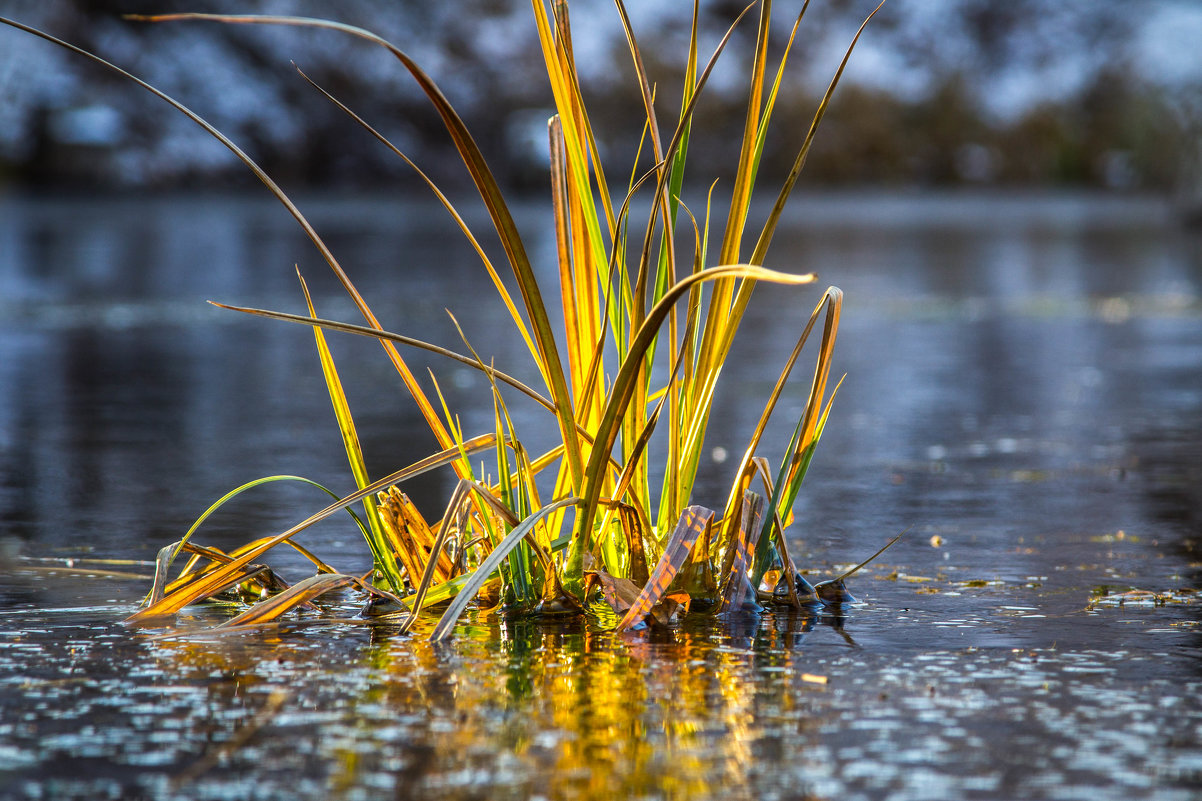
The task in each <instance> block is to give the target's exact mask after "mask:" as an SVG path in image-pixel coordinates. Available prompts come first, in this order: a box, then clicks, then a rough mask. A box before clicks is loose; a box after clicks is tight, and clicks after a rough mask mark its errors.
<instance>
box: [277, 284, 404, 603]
mask: <svg viewBox="0 0 1202 801" xmlns="http://www.w3.org/2000/svg"><path fill="white" fill-rule="evenodd" d="M296 277H297V279H298V280H299V281H300V285H301V291H302V292H303V293H304V295H305V305H307V306H308V307H309V316H310V317H316V316H317V311H316V309H314V308H313V296H312V295H310V294H309V285H308V284H307V283H306V282H305V279H304V277H303V276H302V275H301V273H300V269H299V268H298V269H297V271H296ZM313 338H314V340H315V342H316V344H317V356H318V359H319V360H320V361H321V374H322V376H323V377H324V378H325V381H326V391H327V392H328V393H329V396H330V404H331V405H332V406H333V407H334V417H335V419H336V420H337V421H338V431H339V433H340V434H341V435H342V445H343V448H344V449H345V450H346V459H347V462H348V463H350V467H351V475H353V476H354V477H355V486H356V487H359V488H360V489H362V488H363V487H366V486H367V485H368V484H370V483H371V478H370V477H369V476H368V475H367V464H366V463H365V462H364V461H363V448H362V446H361V445H360V444H359V432H358V430H357V429H356V428H355V418H354V416H353V415H352V414H351V406H350V403H349V402H348V401H347V399H346V392H345V391H344V390H343V389H342V379H341V378H339V377H338V368H337V367H336V366H335V364H334V354H332V353H331V352H330V347H329V345H328V344H327V343H326V337H325V334H324V333H323V332H322V330H321V326H317V325H315V326H313ZM363 509H364V512H365V513H366V516H367V525H368V528H369V529H370V530H369V531H368V532H367V533H368V537H367V544H368V546H370V548H371V552H372V557H373V561H374V562H375V566H376V568H378V569H379V571H380V572H381V573H383V574H384V579H385V580H386V581H387V582H388V586H390V587H392V589H393V591H394V592H401V591H402V590H403V589H404V587H405V580H404V578H403V577H402V576H401V571H400V569H399V568H398V566H397V563H396V558H395V557H394V556H393V555H392V550H391V549H390V548H389V547H388V540H387V538H386V537H385V535H384V531H383V529H382V528H381V525H380V512H379V510H378V509H377V507H376V499H375V498H373V497H372V496H371V495H368V496H366V497H365V498H364V499H363Z"/></svg>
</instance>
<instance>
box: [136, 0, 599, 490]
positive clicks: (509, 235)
mask: <svg viewBox="0 0 1202 801" xmlns="http://www.w3.org/2000/svg"><path fill="white" fill-rule="evenodd" d="M132 18H133V19H145V20H148V21H168V20H184V19H193V20H211V21H217V22H225V23H233V24H266V25H292V26H298V27H306V28H321V29H326V30H332V31H338V32H340V33H345V34H348V35H350V36H354V37H357V38H359V39H363V40H365V41H368V42H371V43H373V44H376V45H379V46H381V47H383V48H384V49H386V50H387V51H388V52H390V53H391V54H392V55H393V56H394V57H396V59H397V60H398V61H400V62H401V64H402V65H403V66H404V67H405V69H406V70H408V72H409V74H410V75H411V76H412V77H413V79H414V80H415V81H416V82H417V84H418V86H419V87H420V88H421V90H422V91H423V92H424V93H425V95H426V97H427V98H428V99H429V100H430V102H431V104H432V105H433V106H434V108H435V110H436V111H437V112H438V114H439V116H440V117H441V118H442V121H443V124H444V125H445V126H446V129H447V132H448V133H449V134H450V136H451V139H452V141H453V142H454V143H455V147H456V149H457V150H458V151H459V155H460V158H461V159H462V160H463V163H464V165H465V166H466V167H467V169H468V173H469V174H470V175H471V177H472V181H473V182H474V183H475V184H476V188H477V190H478V191H479V193H480V197H481V199H482V200H483V201H484V205H485V207H486V208H487V209H488V212H489V215H490V216H491V217H492V221H493V225H494V227H495V228H496V229H497V233H498V235H499V236H500V239H501V245H502V247H503V248H504V249H505V253H506V255H507V256H508V258H509V263H510V266H511V267H512V268H513V271H514V275H515V277H516V278H517V283H518V289H519V290H520V291H521V294H522V300H523V302H524V303H525V306H526V315H527V317H528V318H529V319H530V324H531V326H532V328H533V329H534V341H535V344H536V345H537V348H538V362H539V368H540V370H542V372H543V375H544V376H545V378H546V380H547V384H548V389H550V391H551V398H552V400H553V402H554V404H555V409H556V415H557V417H558V419H559V428H560V435H561V436H562V437H563V441H564V445H565V446H566V449H565V453H566V457H567V460H568V464H569V466H570V468H571V472H572V475H573V479H574V481H575V482H576V483H577V484H579V482H580V481H581V480H582V479H583V458H582V456H581V450H580V442H579V440H578V438H577V436H576V426H575V419H574V418H573V416H572V402H571V394H570V393H569V391H568V385H567V381H566V379H565V377H564V372H563V364H562V363H561V362H560V358H559V351H558V347H557V346H556V344H555V337H554V335H553V334H552V332H551V321H550V318H549V316H548V314H547V307H546V304H545V303H544V302H543V299H542V292H541V290H540V289H539V286H538V281H537V279H536V278H535V274H534V269H533V267H532V266H531V264H530V258H529V256H528V255H527V254H526V246H525V244H524V243H523V242H522V238H521V235H520V234H519V232H518V229H517V225H516V223H515V222H514V220H513V215H512V214H511V213H510V211H509V207H508V205H507V204H506V203H505V199H504V197H503V196H502V194H501V189H500V187H499V186H498V185H497V181H496V178H495V177H494V176H493V174H492V171H491V170H490V169H489V168H488V165H487V163H486V162H485V161H484V156H483V154H482V153H481V152H480V148H479V146H478V145H477V144H476V142H475V140H474V139H473V138H472V135H471V133H470V132H469V131H468V129H467V126H466V125H464V123H463V120H462V119H461V118H460V117H459V114H458V112H456V111H455V109H454V107H453V106H452V105H451V103H450V101H448V100H447V98H446V96H445V95H443V93H442V90H441V89H439V88H438V85H437V84H435V83H434V81H433V79H431V78H430V76H429V75H427V74H426V72H425V71H424V70H422V68H421V67H420V66H418V64H417V63H416V62H415V61H413V59H411V58H410V57H409V56H408V55H406V54H405V52H404V51H402V50H401V49H400V48H398V47H396V46H395V45H393V44H392V43H390V42H388V41H387V40H385V39H382V38H381V37H379V36H377V35H376V34H374V33H372V32H371V31H368V30H366V29H364V28H358V27H355V26H353V25H346V24H343V23H339V22H331V21H329V20H320V19H311V18H308V17H286V16H256V15H245V16H243V15H223V14H165V15H159V16H135V17H132ZM369 322H371V323H372V325H373V326H377V327H378V324H377V323H376V321H375V320H374V318H373V319H371V320H370V321H369ZM398 358H399V357H398ZM423 411H424V410H423ZM429 417H430V418H431V419H436V416H435V415H434V414H433V410H432V409H431V414H430V416H429ZM431 425H433V423H431ZM441 430H442V426H441V424H439V425H438V431H441ZM436 433H437V431H436ZM444 433H445V432H444ZM449 443H450V439H449V438H447V439H446V440H443V439H441V438H440V444H441V445H443V446H444V447H446V446H448V445H449Z"/></svg>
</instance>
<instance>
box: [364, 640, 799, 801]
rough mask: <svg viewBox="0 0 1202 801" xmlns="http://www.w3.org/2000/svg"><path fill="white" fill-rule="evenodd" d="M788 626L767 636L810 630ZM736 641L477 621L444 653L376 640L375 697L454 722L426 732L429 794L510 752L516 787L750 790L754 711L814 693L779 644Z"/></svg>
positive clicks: (407, 711) (786, 706)
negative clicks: (475, 761) (463, 771)
mask: <svg viewBox="0 0 1202 801" xmlns="http://www.w3.org/2000/svg"><path fill="white" fill-rule="evenodd" d="M794 623H795V625H794V626H793V628H794V630H793V631H785V632H775V631H774V632H771V633H770V634H769V637H768V639H769V641H771V640H772V639H781V638H787V637H789V636H791V635H793V634H797V633H799V631H797V629H801V628H804V627H805V625H806V624H804V622H802V621H798V620H795V621H794ZM744 639H745V642H742V643H737V642H734V640H735V638H733V637H730V636H722V635H721V634H720V633H719V634H717V635H716V633H715V631H714V630H713V629H712V628H707V629H705V630H694V631H690V630H672V631H660V632H655V633H650V632H640V633H635V634H630V635H614V634H612V633H608V632H597V631H589V630H588V629H587V628H586V627H583V626H570V627H565V626H549V625H541V624H538V623H531V622H518V623H513V622H508V623H507V622H504V621H491V622H490V621H483V620H482V621H478V622H476V623H475V624H472V625H469V626H464V627H462V628H461V629H460V631H459V634H458V640H457V642H456V644H455V645H454V646H453V649H454V650H453V652H452V653H450V654H448V653H447V651H446V649H445V648H438V647H434V646H430V645H428V644H426V643H424V642H420V641H415V640H409V639H406V640H399V639H389V638H387V637H384V638H381V639H380V640H379V641H378V642H376V643H374V644H373V646H372V648H371V650H370V656H369V659H370V660H371V662H372V664H373V665H374V667H376V668H377V669H379V670H380V671H381V676H380V679H379V687H380V690H379V693H378V695H377V696H376V697H373V699H372V700H373V702H375V703H378V702H382V703H385V704H387V705H388V707H389V708H390V709H391V710H393V711H394V713H395V714H396V715H398V716H402V717H404V716H409V715H413V714H414V713H418V714H421V713H422V712H423V711H430V710H438V712H437V713H436V714H438V715H439V716H441V717H442V718H443V719H444V720H446V721H448V722H449V723H451V725H446V726H436V725H431V726H430V728H429V729H428V730H427V734H428V736H429V737H430V743H429V744H430V745H431V746H432V750H431V763H430V764H428V765H427V766H426V768H427V769H426V770H425V771H424V775H423V776H422V777H421V784H422V786H423V790H424V791H425V792H429V791H437V790H440V789H444V790H451V789H453V788H451V787H446V786H442V785H441V779H440V777H439V775H438V774H439V773H440V772H441V773H443V774H444V776H451V775H454V774H455V773H456V771H457V768H459V767H462V766H463V765H464V764H472V756H471V755H473V754H483V755H490V754H491V755H493V756H494V757H495V756H496V755H500V754H511V755H512V756H513V757H514V758H516V760H517V763H518V765H519V766H520V769H519V770H518V771H517V772H518V773H520V774H524V780H521V779H520V780H519V783H526V782H529V783H531V784H532V785H533V786H532V787H529V788H527V789H532V790H537V791H538V793H539V794H544V795H546V796H548V797H551V798H581V799H591V798H606V799H611V798H614V797H620V798H622V797H631V796H639V795H656V796H660V797H662V796H667V797H674V798H695V797H702V796H709V795H712V794H714V793H715V791H716V790H717V789H719V788H724V789H723V793H722V794H723V795H724V796H725V797H729V798H741V797H750V790H749V789H748V786H747V779H748V776H749V774H750V772H751V771H752V770H754V769H757V766H756V764H755V760H756V753H755V751H756V739H757V737H759V736H760V734H762V731H761V728H762V725H763V716H764V713H765V712H768V713H769V714H770V715H773V716H776V715H781V716H786V717H793V716H795V715H796V710H795V706H796V704H797V703H798V702H797V700H796V699H795V698H794V696H795V695H796V694H797V692H798V690H799V689H800V691H801V692H802V694H805V693H807V692H815V691H821V690H818V689H814V688H812V687H810V686H808V685H807V686H804V687H800V688H799V686H798V685H799V677H800V675H801V672H800V671H796V670H794V669H793V665H792V660H793V656H792V654H790V653H789V652H788V651H772V650H768V651H765V650H763V648H764V646H765V645H768V646H769V648H770V646H771V642H768V643H764V642H760V643H758V644H756V648H755V650H754V651H753V650H752V649H751V647H750V646H751V645H752V642H751V639H752V638H751V637H746V638H744ZM757 712H758V715H759V718H758V720H757ZM764 767H765V766H764V765H763V764H762V763H761V764H760V765H759V766H758V769H760V770H762V769H764ZM498 778H499V777H498V776H497V775H495V774H494V775H492V776H491V777H490V781H491V782H493V783H494V789H495V786H496V783H497V782H498ZM500 778H501V783H504V777H500ZM515 778H516V777H515ZM413 789H416V788H413ZM460 789H466V788H460ZM400 790H401V788H400V787H398V791H400ZM436 794H437V793H436Z"/></svg>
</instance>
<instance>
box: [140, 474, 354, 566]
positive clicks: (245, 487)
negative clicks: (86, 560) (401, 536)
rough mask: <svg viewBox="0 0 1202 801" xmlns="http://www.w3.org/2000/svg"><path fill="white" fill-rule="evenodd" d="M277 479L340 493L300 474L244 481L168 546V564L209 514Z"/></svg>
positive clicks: (319, 563) (308, 554) (330, 495)
mask: <svg viewBox="0 0 1202 801" xmlns="http://www.w3.org/2000/svg"><path fill="white" fill-rule="evenodd" d="M275 481H299V482H301V483H308V485H309V486H311V487H317V488H319V489H321V491H322V492H325V493H326V494H327V496H329V497H331V498H335V499H337V498H338V493H335V492H334V491H333V489H331V488H329V487H326V486H325V485H321V483H317V482H316V481H314V480H311V479H305V477H304V476H299V475H268V476H263V477H262V479H255V480H254V481H248V482H246V483H244V485H242V486H239V487H234V488H233V489H231V491H230V492H227V493H225V494H224V496H221V497H220V498H218V499H216V500H214V502H213V503H212V504H209V508H208V509H206V510H204V512H203V514H202V515H201V516H200V517H197V518H196V522H194V523H192V526H191V527H190V528H189V529H188V532H186V533H185V534H184V536H183V539H180V540H179V541H178V542H174V544H173V545H171V546H168V547H172V548H173V551H172V552H171V559H168V560H167V564H168V565H169V564H171V562H172V560H174V558H175V557H177V556H179V552H180V550H183V547H184V544H185V542H188V541H189V540H190V539H191V538H192V534H195V533H196V529H198V528H200V527H201V524H202V523H203V522H204V521H206V520H208V518H209V515H212V514H213V512H215V511H216V510H218V509H220V508H221V506H224V505H225V504H226V503H227V502H230V500H232V499H233V498H236V497H238V496H240V494H242V493H244V492H246V491H248V489H254V488H255V487H258V486H262V485H264V483H272V482H275ZM346 511H347V512H350V515H351V517H352V518H353V520H355V523H356V524H357V526H358V527H359V529H361V530H362V532H363V534H364V536H365V535H367V526H364V524H363V521H362V520H359V516H358V515H356V514H355V511H353V510H350V509H347V510H346ZM301 551H302V553H304V554H307V557H308V558H309V559H310V560H314V559H316V557H314V556H313V554H311V553H309V552H308V551H305V550H304V548H301ZM160 558H161V552H160ZM316 564H317V565H319V568H321V566H322V564H321V562H320V560H317V562H316ZM332 572H337V571H332Z"/></svg>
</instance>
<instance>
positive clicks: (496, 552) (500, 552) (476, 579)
mask: <svg viewBox="0 0 1202 801" xmlns="http://www.w3.org/2000/svg"><path fill="white" fill-rule="evenodd" d="M579 501H580V499H579V498H574V497H573V498H563V499H561V500H558V501H555V502H554V503H551V504H548V505H547V506H544V507H543V508H542V509H539V510H538V511H537V512H535V513H534V514H532V515H530V517H527V518H526V519H525V520H523V521H522V522H521V523H520V524H519V525H518V526H517V527H516V528H514V529H513V531H511V532H509V534H507V535H506V536H505V539H503V540H501V542H499V543H497V546H496V547H495V548H493V550H492V553H490V554H489V555H488V557H487V558H486V559H485V560H484V561H483V562H481V563H480V566H479V567H477V568H476V570H475V572H473V573H472V575H471V577H470V578H469V579H468V581H467V582H466V583H465V584H464V586H463V588H462V589H461V590H460V591H459V594H458V595H456V596H455V600H454V601H452V602H451V605H450V606H449V607H447V611H446V612H445V613H444V614H443V616H442V619H441V620H439V621H438V625H437V626H435V627H434V631H433V632H431V633H430V641H431V642H439V641H441V640H445V639H446V638H447V637H448V636H449V635H450V633H451V631H452V630H454V628H455V622H456V621H457V620H459V615H460V614H462V613H463V610H464V609H465V608H466V607H467V605H468V603H469V602H470V601H471V600H472V599H473V598H474V597H476V593H477V592H479V591H480V588H481V587H482V586H484V582H486V581H488V579H489V578H490V577H491V576H492V573H493V571H495V570H496V569H497V567H498V566H499V565H500V564H501V560H503V559H504V558H505V557H506V556H508V555H509V552H510V551H512V550H513V549H514V548H516V547H517V545H518V543H519V542H521V541H522V540H523V539H524V538H525V537H526V536H527V535H529V534H531V533H532V532H533V530H534V527H535V526H536V525H537V524H538V522H539V521H540V520H542V519H543V518H544V517H546V516H547V515H548V514H550V513H551V512H554V511H555V510H556V509H562V508H563V507H565V506H571V505H572V504H575V503H579Z"/></svg>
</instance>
